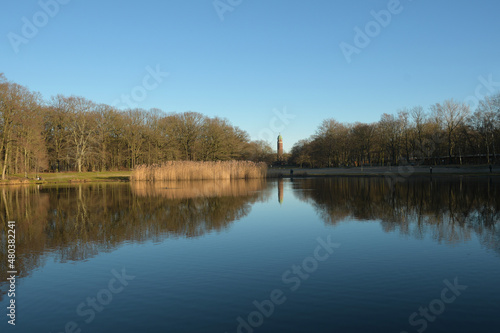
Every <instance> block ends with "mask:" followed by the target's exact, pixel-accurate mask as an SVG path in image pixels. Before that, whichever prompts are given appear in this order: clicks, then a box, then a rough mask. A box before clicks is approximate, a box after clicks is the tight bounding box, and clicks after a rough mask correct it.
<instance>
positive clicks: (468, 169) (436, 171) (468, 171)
mask: <svg viewBox="0 0 500 333" xmlns="http://www.w3.org/2000/svg"><path fill="white" fill-rule="evenodd" d="M290 170H293V176H294V177H333V176H387V175H401V176H408V177H410V176H424V175H425V176H430V175H431V168H430V167H429V166H391V167H389V166H383V167H381V166H377V167H346V168H321V169H310V168H303V169H302V168H295V167H292V168H269V169H268V176H269V177H271V178H272V177H290V176H291V173H290ZM432 175H433V176H437V175H439V176H459V175H468V176H500V166H493V168H492V172H491V173H490V169H489V166H488V165H486V166H485V165H466V166H456V165H454V166H433V167H432Z"/></svg>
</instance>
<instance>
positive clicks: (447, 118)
mask: <svg viewBox="0 0 500 333" xmlns="http://www.w3.org/2000/svg"><path fill="white" fill-rule="evenodd" d="M431 110H432V112H433V113H434V116H435V118H436V120H437V122H438V124H440V126H441V127H442V128H443V130H444V131H445V132H446V137H447V140H448V157H449V158H450V161H451V157H452V155H453V152H454V151H453V149H454V147H455V144H456V142H455V140H454V139H455V138H454V135H455V130H456V129H457V128H458V127H459V126H461V125H463V124H464V122H465V120H466V119H467V117H468V115H469V106H468V105H467V104H465V103H457V102H455V101H454V100H453V99H451V100H446V101H444V102H443V103H442V104H440V103H437V104H434V105H433V106H431Z"/></svg>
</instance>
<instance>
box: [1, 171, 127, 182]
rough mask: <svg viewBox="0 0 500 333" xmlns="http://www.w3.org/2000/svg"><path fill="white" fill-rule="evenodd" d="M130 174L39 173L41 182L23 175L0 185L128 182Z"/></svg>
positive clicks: (33, 177) (105, 172) (110, 172)
mask: <svg viewBox="0 0 500 333" xmlns="http://www.w3.org/2000/svg"><path fill="white" fill-rule="evenodd" d="M131 174H132V172H131V171H104V172H81V173H78V172H58V173H39V174H38V177H40V178H41V180H36V179H35V174H28V178H25V177H24V174H23V175H21V174H17V175H13V176H11V177H9V179H7V180H3V181H0V185H17V184H64V183H67V184H71V183H86V182H120V181H129V180H130V175H131Z"/></svg>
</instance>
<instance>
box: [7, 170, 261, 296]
mask: <svg viewBox="0 0 500 333" xmlns="http://www.w3.org/2000/svg"><path fill="white" fill-rule="evenodd" d="M0 192H1V201H0V210H1V212H2V214H0V216H1V219H2V226H3V228H2V231H1V234H0V237H1V239H2V247H1V249H0V281H6V278H7V276H6V272H7V267H6V264H7V247H6V246H3V244H6V234H7V223H6V221H8V220H14V221H16V236H17V237H16V250H17V253H16V255H17V258H16V266H17V270H18V272H19V276H21V277H23V276H27V275H29V273H30V272H31V271H32V270H33V269H35V268H36V267H39V266H40V265H42V264H43V260H45V259H46V257H47V256H44V254H46V253H49V252H50V253H51V254H53V255H55V256H56V260H59V261H61V262H65V261H73V260H84V259H87V258H90V257H93V256H95V255H97V254H98V253H99V252H103V251H111V250H113V249H114V248H116V247H117V246H118V245H119V244H120V243H122V242H124V241H135V242H143V241H148V240H154V241H160V240H163V239H165V238H167V237H199V236H202V235H204V234H205V233H208V232H213V231H221V230H224V229H226V228H228V227H229V226H230V225H231V223H232V222H233V221H235V220H238V219H240V218H242V217H244V216H246V215H248V214H249V213H250V210H251V206H252V204H253V203H255V202H256V201H259V200H260V201H261V200H265V199H266V198H267V197H268V196H269V195H270V194H269V193H268V191H267V190H266V181H265V180H261V179H259V180H237V181H217V182H209V181H204V182H189V183H188V182H179V183H172V182H170V183H154V184H152V183H143V182H137V183H131V184H80V185H75V186H47V187H33V186H24V187H3V188H0ZM2 294H4V288H2V293H0V300H1V298H2V296H3V295H2Z"/></svg>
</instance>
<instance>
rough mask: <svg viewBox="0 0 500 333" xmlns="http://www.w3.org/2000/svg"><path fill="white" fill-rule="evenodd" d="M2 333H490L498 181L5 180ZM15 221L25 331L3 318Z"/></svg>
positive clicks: (498, 286)
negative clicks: (55, 183)
mask: <svg viewBox="0 0 500 333" xmlns="http://www.w3.org/2000/svg"><path fill="white" fill-rule="evenodd" d="M0 192H1V198H0V201H1V203H0V209H1V212H2V214H1V218H2V219H3V221H2V225H3V228H2V232H1V244H2V246H1V249H0V278H1V281H2V282H0V288H1V292H0V308H1V309H2V310H0V318H1V322H0V331H1V332H53V333H56V332H58V333H59V332H124V333H125V332H221V333H224V332H244V333H250V332H403V331H405V332H424V331H425V332H492V331H493V332H494V331H498V327H499V324H500V315H499V314H500V182H499V181H498V180H491V179H488V178H472V179H465V178H464V179H460V178H453V179H450V178H448V179H434V180H432V181H430V180H429V179H427V178H424V179H411V180H408V181H406V182H401V183H397V184H395V185H394V186H389V183H388V182H386V181H385V180H384V178H355V177H349V178H328V179H294V180H293V181H291V180H284V181H283V180H273V181H267V182H264V181H260V180H259V181H238V182H216V183H213V182H198V183H164V184H155V185H151V184H145V183H140V184H134V183H133V184H91V185H75V186H59V187H45V186H44V187H39V188H37V187H9V188H0ZM7 220H15V221H16V235H17V256H18V258H17V261H16V266H17V268H18V270H19V272H20V274H19V275H20V276H19V277H18V279H17V281H16V298H15V300H16V326H15V327H11V325H9V324H7V320H8V317H7V316H6V313H7V309H6V307H7V306H8V302H9V299H10V298H9V297H8V295H7V292H8V289H9V288H8V285H7V283H6V279H7V274H6V271H7V244H6V242H7V241H6V233H7V231H6V230H7V227H6V226H7V223H6V221H7Z"/></svg>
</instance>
